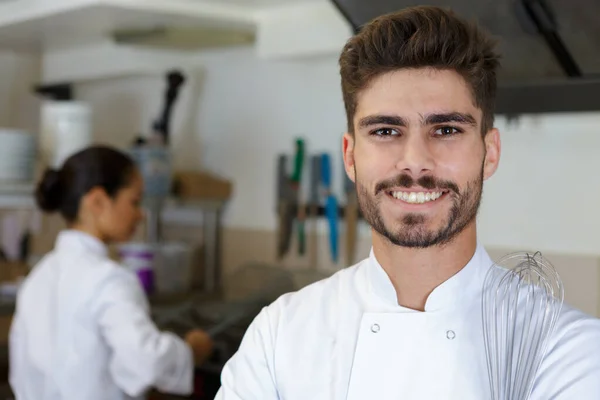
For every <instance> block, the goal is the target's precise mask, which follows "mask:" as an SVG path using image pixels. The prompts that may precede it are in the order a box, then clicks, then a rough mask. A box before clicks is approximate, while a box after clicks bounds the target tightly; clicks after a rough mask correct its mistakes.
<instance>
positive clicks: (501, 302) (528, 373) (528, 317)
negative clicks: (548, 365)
mask: <svg viewBox="0 0 600 400" xmlns="http://www.w3.org/2000/svg"><path fill="white" fill-rule="evenodd" d="M563 299H564V288H563V285H562V282H561V279H560V277H559V275H558V273H557V272H556V270H555V269H554V267H553V266H552V265H551V264H550V263H549V262H548V261H547V260H545V259H544V258H543V256H542V254H541V253H540V252H536V253H535V254H533V255H531V254H530V253H514V254H510V255H508V256H506V257H504V258H502V259H501V260H500V261H498V262H497V263H495V264H494V265H493V266H492V267H491V268H490V270H489V271H488V273H487V275H486V278H485V283H484V291H483V301H482V319H483V333H484V343H485V349H486V357H487V364H488V376H489V380H490V389H491V395H492V400H526V399H528V398H529V396H530V394H531V391H532V389H533V383H534V380H535V375H536V373H537V371H538V369H539V367H540V364H541V362H542V360H543V357H544V354H545V352H546V350H547V344H548V339H549V337H550V334H551V333H552V332H553V330H554V329H555V326H556V320H557V318H558V316H559V314H560V310H561V308H562V304H563Z"/></svg>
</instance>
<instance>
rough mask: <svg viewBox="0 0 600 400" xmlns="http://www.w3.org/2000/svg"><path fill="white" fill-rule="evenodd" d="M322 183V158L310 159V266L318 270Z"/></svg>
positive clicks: (314, 157)
mask: <svg viewBox="0 0 600 400" xmlns="http://www.w3.org/2000/svg"><path fill="white" fill-rule="evenodd" d="M320 181H321V156H320V155H316V156H312V157H311V158H310V185H309V195H308V202H309V204H310V206H309V218H310V219H311V220H312V222H311V224H312V233H311V235H310V246H309V248H310V266H311V268H317V259H318V248H317V244H318V241H319V235H318V232H317V227H318V225H319V224H318V222H319V220H318V217H319V203H320V202H319V182H320Z"/></svg>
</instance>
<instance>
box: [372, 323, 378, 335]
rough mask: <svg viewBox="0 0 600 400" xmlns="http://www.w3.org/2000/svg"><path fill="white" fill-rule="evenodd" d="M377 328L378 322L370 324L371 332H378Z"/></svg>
mask: <svg viewBox="0 0 600 400" xmlns="http://www.w3.org/2000/svg"><path fill="white" fill-rule="evenodd" d="M379 329H380V328H379V325H378V324H373V325H371V332H373V333H377V332H379Z"/></svg>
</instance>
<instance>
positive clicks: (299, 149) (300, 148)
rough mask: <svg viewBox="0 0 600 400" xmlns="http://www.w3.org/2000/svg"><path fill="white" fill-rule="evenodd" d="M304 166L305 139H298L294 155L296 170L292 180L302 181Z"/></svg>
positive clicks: (295, 181)
mask: <svg viewBox="0 0 600 400" xmlns="http://www.w3.org/2000/svg"><path fill="white" fill-rule="evenodd" d="M303 166H304V140H302V139H296V155H295V157H294V171H293V173H292V177H291V180H292V182H294V183H300V180H301V179H302V167H303Z"/></svg>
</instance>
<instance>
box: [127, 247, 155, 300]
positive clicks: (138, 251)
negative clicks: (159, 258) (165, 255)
mask: <svg viewBox="0 0 600 400" xmlns="http://www.w3.org/2000/svg"><path fill="white" fill-rule="evenodd" d="M119 256H120V258H121V262H122V263H123V264H124V265H125V266H126V267H127V268H129V269H130V270H131V271H133V272H135V273H136V275H137V277H138V280H139V281H140V284H141V285H142V287H143V289H144V291H145V292H146V293H147V294H151V293H153V292H154V258H155V250H154V248H153V247H152V246H151V245H149V244H146V243H128V244H125V245H123V246H122V247H120V248H119Z"/></svg>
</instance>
